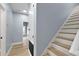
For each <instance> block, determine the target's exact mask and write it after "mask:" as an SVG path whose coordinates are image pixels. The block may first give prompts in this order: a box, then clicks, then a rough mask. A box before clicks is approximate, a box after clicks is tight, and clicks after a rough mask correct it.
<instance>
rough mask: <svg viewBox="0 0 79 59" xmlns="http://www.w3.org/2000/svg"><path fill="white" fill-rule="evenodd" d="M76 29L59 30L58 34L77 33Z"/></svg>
mask: <svg viewBox="0 0 79 59" xmlns="http://www.w3.org/2000/svg"><path fill="white" fill-rule="evenodd" d="M77 31H78V29H70V30H60V32H67V33H77Z"/></svg>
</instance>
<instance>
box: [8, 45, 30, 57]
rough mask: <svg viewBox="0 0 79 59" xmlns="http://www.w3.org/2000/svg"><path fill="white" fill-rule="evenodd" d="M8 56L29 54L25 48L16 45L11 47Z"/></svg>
mask: <svg viewBox="0 0 79 59" xmlns="http://www.w3.org/2000/svg"><path fill="white" fill-rule="evenodd" d="M9 56H30V53H29V51H28V48H26V46H23V44H17V45H14V46H13V47H12V49H11V51H10V53H9Z"/></svg>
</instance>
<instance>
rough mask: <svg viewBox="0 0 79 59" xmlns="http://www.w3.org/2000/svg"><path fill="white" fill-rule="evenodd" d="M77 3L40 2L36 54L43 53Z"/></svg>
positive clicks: (38, 5) (38, 6)
mask: <svg viewBox="0 0 79 59" xmlns="http://www.w3.org/2000/svg"><path fill="white" fill-rule="evenodd" d="M74 5H75V4H68V3H65V4H62V3H50V4H48V3H38V4H37V22H36V23H37V27H36V29H37V31H36V32H37V33H36V36H37V39H36V54H37V55H41V54H42V52H43V51H44V49H45V48H46V47H47V45H48V43H49V42H50V40H51V39H52V38H53V37H54V35H55V34H56V32H57V31H58V30H59V28H60V26H61V25H62V24H63V23H64V21H65V20H66V19H67V17H68V16H69V14H70V13H71V11H72V8H73V7H74Z"/></svg>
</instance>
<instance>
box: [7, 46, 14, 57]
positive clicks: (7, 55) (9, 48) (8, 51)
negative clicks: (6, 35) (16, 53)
mask: <svg viewBox="0 0 79 59" xmlns="http://www.w3.org/2000/svg"><path fill="white" fill-rule="evenodd" d="M12 47H13V45H11V46H10V48H9V49H8V52H7V53H6V56H8V55H9V53H10V51H11V49H12Z"/></svg>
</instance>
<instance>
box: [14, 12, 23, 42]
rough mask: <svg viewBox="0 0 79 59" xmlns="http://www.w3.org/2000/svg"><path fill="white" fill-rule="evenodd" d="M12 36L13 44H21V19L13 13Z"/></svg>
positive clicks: (19, 15)
mask: <svg viewBox="0 0 79 59" xmlns="http://www.w3.org/2000/svg"><path fill="white" fill-rule="evenodd" d="M13 23H14V25H13V28H14V30H13V32H14V33H13V34H14V40H13V42H15V43H16V42H22V37H23V19H22V16H21V14H17V13H13Z"/></svg>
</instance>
